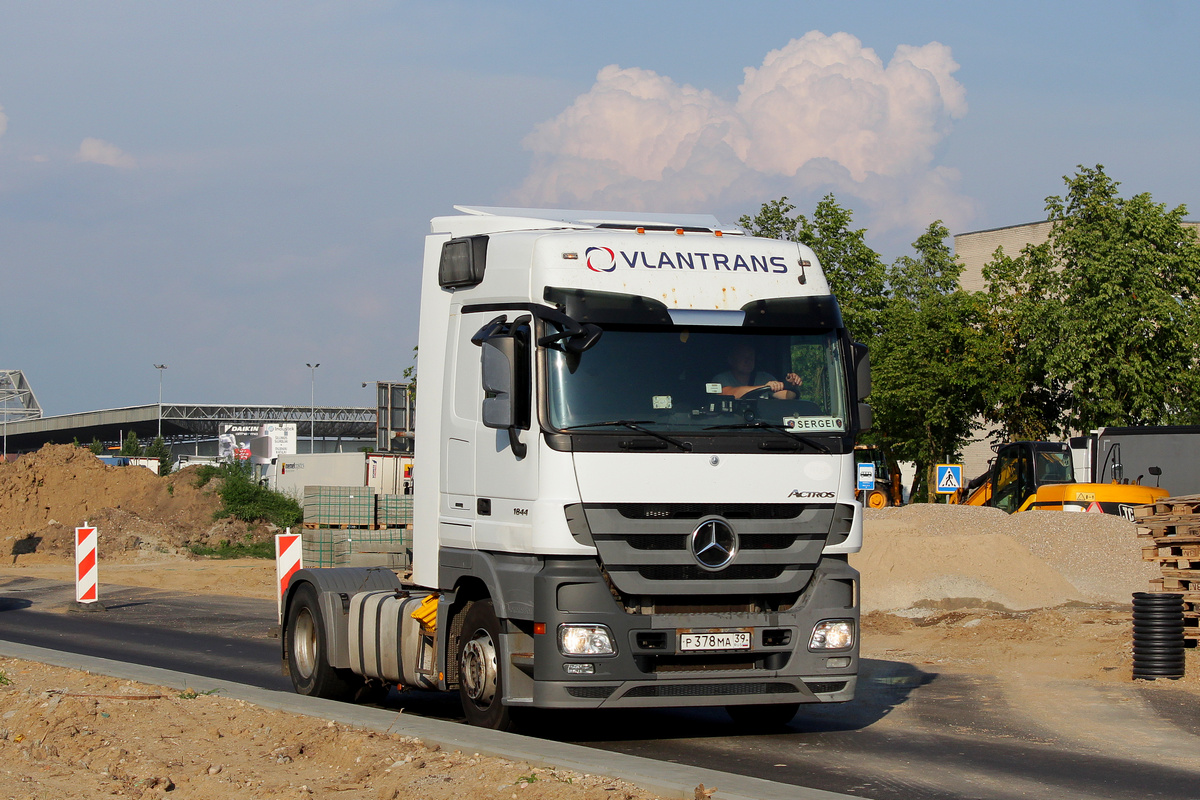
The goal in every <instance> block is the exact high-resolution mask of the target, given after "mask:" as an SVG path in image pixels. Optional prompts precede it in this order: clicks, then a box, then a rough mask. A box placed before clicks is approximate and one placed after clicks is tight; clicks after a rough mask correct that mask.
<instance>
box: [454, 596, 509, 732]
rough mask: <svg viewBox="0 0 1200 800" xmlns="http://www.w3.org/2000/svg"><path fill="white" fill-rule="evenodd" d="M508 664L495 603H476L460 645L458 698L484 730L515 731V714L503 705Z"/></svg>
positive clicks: (470, 718) (465, 621)
mask: <svg viewBox="0 0 1200 800" xmlns="http://www.w3.org/2000/svg"><path fill="white" fill-rule="evenodd" d="M503 662H504V660H503V658H501V656H500V620H498V619H497V618H496V610H495V607H494V606H493V605H492V601H491V600H479V601H477V602H475V603H472V604H471V606H470V607H469V608H468V609H467V613H466V616H465V617H464V618H463V626H462V638H461V639H460V640H459V645H458V696H459V698H460V699H461V700H462V707H463V714H464V715H465V716H466V718H467V722H469V723H471V724H472V725H476V726H478V727H480V728H493V729H495V730H499V731H508V730H512V729H513V727H514V724H513V717H512V713H511V711H510V710H509V708H508V706H506V705H504V703H503V702H502V701H501V697H502V695H503V687H504V673H503V670H504V663H503Z"/></svg>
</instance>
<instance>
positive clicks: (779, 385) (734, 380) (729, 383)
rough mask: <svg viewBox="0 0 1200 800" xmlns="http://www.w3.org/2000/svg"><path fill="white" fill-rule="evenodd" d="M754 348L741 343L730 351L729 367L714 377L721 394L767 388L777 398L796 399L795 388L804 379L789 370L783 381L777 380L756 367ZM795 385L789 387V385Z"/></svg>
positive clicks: (743, 393)
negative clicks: (719, 386)
mask: <svg viewBox="0 0 1200 800" xmlns="http://www.w3.org/2000/svg"><path fill="white" fill-rule="evenodd" d="M754 360H755V354H754V348H753V347H751V346H750V345H749V344H745V343H743V344H739V345H736V346H734V348H733V349H732V350H730V351H729V355H728V357H727V361H728V363H729V369H727V370H726V371H725V372H722V373H720V374H719V375H716V376H714V377H713V379H712V382H713V383H719V384H721V394H725V395H732V396H733V397H735V398H740V397H743V396H745V395H747V394H750V393H751V392H754V391H756V390H760V389H765V390H768V391H769V392H770V396H771V397H773V398H775V399H776V400H794V399H795V398H796V392H795V389H799V388H800V386H801V384H802V383H803V381H802V380H801V379H800V376H799V375H797V374H796V373H794V372H789V373H788V374H787V375H786V376H785V377H784V379H783V380H782V381H780V380H776V379H775V376H774V375H771V374H770V373H769V372H763V371H761V370H756V369H754ZM789 384H790V385H791V386H792V387H794V389H789V388H788V385H789Z"/></svg>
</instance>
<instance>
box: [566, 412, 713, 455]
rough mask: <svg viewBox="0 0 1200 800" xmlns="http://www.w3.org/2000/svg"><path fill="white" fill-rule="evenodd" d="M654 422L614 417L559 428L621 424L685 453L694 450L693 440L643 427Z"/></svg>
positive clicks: (568, 428) (573, 429)
mask: <svg viewBox="0 0 1200 800" xmlns="http://www.w3.org/2000/svg"><path fill="white" fill-rule="evenodd" d="M653 422H654V420H652V419H614V420H610V421H608V422H588V423H586V424H584V425H571V426H568V427H566V428H559V430H560V431H577V430H579V429H580V428H612V427H618V426H619V427H622V428H628V429H629V430H631V431H637V432H638V433H644V434H646V435H647V436H653V437H654V438H655V439H658V440H660V441H663V442H666V443H667V444H673V445H675V446H676V447H678V448H679V449H680V450H682V451H684V452H685V453H690V452H692V443H691V442H685V441H683V440H681V439H676V438H675V437H673V436H667V435H666V434H665V433H659V432H658V431H652V430H650V429H648V428H643V427H642V426H643V425H648V424H650V423H653Z"/></svg>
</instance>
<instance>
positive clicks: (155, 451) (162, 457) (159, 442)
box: [146, 436, 173, 476]
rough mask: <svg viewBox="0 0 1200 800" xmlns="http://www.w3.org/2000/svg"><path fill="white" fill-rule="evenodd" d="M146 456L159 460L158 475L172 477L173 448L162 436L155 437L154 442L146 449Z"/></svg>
mask: <svg viewBox="0 0 1200 800" xmlns="http://www.w3.org/2000/svg"><path fill="white" fill-rule="evenodd" d="M146 455H147V456H149V457H150V458H157V459H158V474H159V475H164V476H165V475H170V474H171V467H172V466H173V461H172V459H171V448H170V447H169V446H167V443H166V442H165V441H164V440H163V438H162V437H161V436H155V437H154V441H152V442H150V444H149V445H148V446H147V447H146Z"/></svg>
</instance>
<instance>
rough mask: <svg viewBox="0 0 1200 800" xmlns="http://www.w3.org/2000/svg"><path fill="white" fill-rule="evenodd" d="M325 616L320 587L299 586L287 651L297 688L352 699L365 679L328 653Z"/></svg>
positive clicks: (290, 612)
mask: <svg viewBox="0 0 1200 800" xmlns="http://www.w3.org/2000/svg"><path fill="white" fill-rule="evenodd" d="M326 643H327V637H326V630H325V620H324V619H323V618H322V616H321V603H320V601H319V600H318V599H317V590H316V589H314V588H313V586H312V584H310V583H305V584H302V585H301V586H300V588H298V589H297V590H296V594H295V595H294V596H293V597H292V603H291V606H290V607H289V608H288V618H287V652H288V666H289V671H290V672H291V674H292V686H293V687H294V688H295V689H296V692H297V693H299V694H303V695H308V696H309V697H323V698H325V699H327V700H350V699H353V697H354V695H355V693H356V692H357V691H358V690H359V689H360V688H361V686H362V683H363V682H362V679H361V678H359V677H358V676H357V675H355V674H354V673H353V672H351V671H350V670H348V669H337V668H336V667H332V666H330V664H329V658H328V657H327V656H326V650H325V648H326V646H327V645H326Z"/></svg>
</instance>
